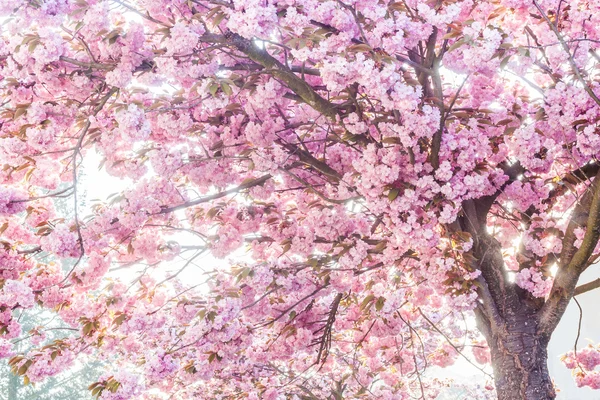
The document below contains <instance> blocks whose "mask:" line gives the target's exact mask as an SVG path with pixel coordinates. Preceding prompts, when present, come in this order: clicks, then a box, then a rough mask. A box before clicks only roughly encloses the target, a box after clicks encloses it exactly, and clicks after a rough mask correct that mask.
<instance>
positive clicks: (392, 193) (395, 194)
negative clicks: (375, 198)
mask: <svg viewBox="0 0 600 400" xmlns="http://www.w3.org/2000/svg"><path fill="white" fill-rule="evenodd" d="M399 194H400V189H396V188H394V189H391V190H390V192H389V193H388V199H389V200H390V201H394V200H396V197H398V195H399Z"/></svg>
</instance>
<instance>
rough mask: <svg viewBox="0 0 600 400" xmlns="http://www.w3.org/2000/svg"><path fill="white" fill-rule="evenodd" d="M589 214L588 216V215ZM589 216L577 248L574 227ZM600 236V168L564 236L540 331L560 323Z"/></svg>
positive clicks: (546, 331) (546, 330) (544, 307)
mask: <svg viewBox="0 0 600 400" xmlns="http://www.w3.org/2000/svg"><path fill="white" fill-rule="evenodd" d="M585 217H587V218H585ZM584 218H585V219H586V220H587V221H586V222H585V228H586V230H585V235H584V237H583V240H582V243H581V246H579V248H578V249H577V250H575V247H574V242H575V235H574V230H575V228H576V227H578V226H580V223H579V222H580V220H583V219H584ZM599 238H600V172H598V173H597V174H596V177H595V178H594V181H593V183H592V185H591V186H590V187H589V188H588V190H587V191H586V193H585V194H584V196H583V198H582V199H581V201H580V202H579V203H578V204H577V206H576V207H575V210H573V217H572V218H571V221H570V222H569V226H568V227H567V232H566V233H565V237H564V238H563V251H562V252H561V255H560V264H559V269H558V272H557V274H556V277H555V279H554V284H553V285H552V290H551V291H550V295H549V297H548V300H547V301H546V303H545V304H544V306H543V307H542V309H541V310H540V325H539V331H540V332H542V333H545V334H548V335H549V334H550V333H551V332H552V331H553V330H554V328H556V326H557V325H558V322H559V321H560V317H562V315H563V313H564V312H565V310H566V308H567V305H568V304H569V301H570V300H571V298H572V297H573V295H574V294H575V286H576V285H577V281H578V280H579V276H580V275H581V273H582V272H583V271H584V270H585V269H586V268H587V267H588V263H589V258H590V256H591V255H592V253H593V251H594V249H595V248H596V245H597V244H598V239H599Z"/></svg>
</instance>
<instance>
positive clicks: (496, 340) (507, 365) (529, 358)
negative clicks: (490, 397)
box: [478, 305, 556, 400]
mask: <svg viewBox="0 0 600 400" xmlns="http://www.w3.org/2000/svg"><path fill="white" fill-rule="evenodd" d="M536 313H537V310H536V309H535V308H531V307H529V306H526V305H524V306H522V307H521V308H520V309H518V310H514V311H511V312H508V313H507V314H506V318H505V320H504V323H503V324H500V325H497V326H496V327H493V328H492V327H491V326H490V325H489V324H488V322H487V321H486V320H485V318H484V317H483V316H482V315H481V314H479V315H478V323H479V325H480V328H481V330H482V332H483V333H484V335H485V336H486V339H487V341H488V346H489V347H490V350H491V355H492V366H493V368H494V380H495V385H496V392H497V395H498V400H517V399H523V400H549V399H554V398H556V393H555V391H554V386H553V384H552V379H551V378H550V374H549V372H548V366H547V360H548V350H547V348H548V342H549V340H550V337H549V336H547V335H544V334H540V332H539V322H538V318H537V316H536Z"/></svg>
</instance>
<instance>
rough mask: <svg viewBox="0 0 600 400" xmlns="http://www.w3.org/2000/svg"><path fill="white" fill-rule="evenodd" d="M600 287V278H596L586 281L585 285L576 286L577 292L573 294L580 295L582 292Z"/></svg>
mask: <svg viewBox="0 0 600 400" xmlns="http://www.w3.org/2000/svg"><path fill="white" fill-rule="evenodd" d="M598 288H600V278H598V279H594V280H593V281H591V282H588V283H584V284H583V285H579V286H577V287H576V288H575V292H574V294H573V296H579V295H580V294H583V293H586V292H589V291H592V290H594V289H598Z"/></svg>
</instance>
